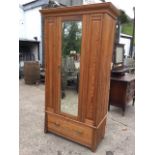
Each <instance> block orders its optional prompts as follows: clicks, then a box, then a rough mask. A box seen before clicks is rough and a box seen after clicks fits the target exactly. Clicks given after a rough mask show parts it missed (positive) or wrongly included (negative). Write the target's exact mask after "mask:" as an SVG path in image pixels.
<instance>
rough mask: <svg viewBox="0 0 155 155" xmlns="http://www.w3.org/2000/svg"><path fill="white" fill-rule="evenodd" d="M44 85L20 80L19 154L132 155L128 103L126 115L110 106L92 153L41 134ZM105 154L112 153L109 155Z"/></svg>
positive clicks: (131, 119)
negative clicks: (32, 84)
mask: <svg viewBox="0 0 155 155" xmlns="http://www.w3.org/2000/svg"><path fill="white" fill-rule="evenodd" d="M44 89H45V88H44V85H43V84H40V85H38V86H36V85H34V86H30V85H25V83H24V81H23V80H20V81H19V90H20V92H19V107H20V120H19V125H20V133H19V136H20V139H19V140H20V145H19V149H20V155H134V154H135V153H134V152H135V141H134V138H135V111H134V107H133V106H132V105H131V103H130V104H129V105H128V106H127V110H126V113H125V116H124V117H123V116H122V115H121V114H122V113H121V112H122V111H121V109H119V108H115V107H112V106H111V110H110V112H109V114H108V120H107V127H106V134H105V138H104V139H103V140H102V142H101V143H100V145H99V146H98V148H97V150H96V152H95V153H93V152H91V150H89V149H88V148H86V147H84V146H81V145H79V144H77V143H74V142H71V141H69V140H66V139H64V138H62V137H59V136H57V135H54V134H51V133H48V134H44ZM108 151H110V152H112V154H111V153H110V152H109V153H108Z"/></svg>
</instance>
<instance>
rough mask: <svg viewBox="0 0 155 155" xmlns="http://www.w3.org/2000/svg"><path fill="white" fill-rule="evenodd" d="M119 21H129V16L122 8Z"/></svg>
mask: <svg viewBox="0 0 155 155" xmlns="http://www.w3.org/2000/svg"><path fill="white" fill-rule="evenodd" d="M119 21H120V22H121V24H123V23H128V22H129V18H128V16H127V15H126V13H125V12H124V11H123V10H120V16H119Z"/></svg>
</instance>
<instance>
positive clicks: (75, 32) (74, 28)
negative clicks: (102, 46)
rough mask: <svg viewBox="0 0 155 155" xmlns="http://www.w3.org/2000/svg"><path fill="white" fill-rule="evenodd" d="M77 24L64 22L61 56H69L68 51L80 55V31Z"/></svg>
mask: <svg viewBox="0 0 155 155" xmlns="http://www.w3.org/2000/svg"><path fill="white" fill-rule="evenodd" d="M78 24H79V23H78V22H75V21H71V22H65V23H64V26H63V31H62V51H63V56H67V55H69V54H70V51H72V50H73V51H76V52H77V53H80V49H81V33H82V32H81V31H82V29H81V28H79V25H78Z"/></svg>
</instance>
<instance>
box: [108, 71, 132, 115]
mask: <svg viewBox="0 0 155 155" xmlns="http://www.w3.org/2000/svg"><path fill="white" fill-rule="evenodd" d="M131 100H133V105H134V101H135V75H134V74H129V73H125V75H123V76H116V77H111V83H110V97H109V107H108V109H109V110H110V105H114V106H117V107H120V108H122V110H123V113H122V114H123V115H124V114H125V110H126V105H127V104H128V103H129V102H130V101H131Z"/></svg>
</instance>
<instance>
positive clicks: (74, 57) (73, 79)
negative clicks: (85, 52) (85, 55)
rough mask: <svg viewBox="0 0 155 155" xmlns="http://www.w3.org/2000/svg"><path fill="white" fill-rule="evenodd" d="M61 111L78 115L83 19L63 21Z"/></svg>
mask: <svg viewBox="0 0 155 155" xmlns="http://www.w3.org/2000/svg"><path fill="white" fill-rule="evenodd" d="M61 28H62V35H61V37H62V45H61V47H62V49H61V50H62V53H61V78H60V79H61V103H60V104H61V105H60V111H61V113H65V114H69V115H72V116H78V94H79V92H78V90H79V75H80V51H81V40H82V21H80V20H64V21H62V27H61Z"/></svg>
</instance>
